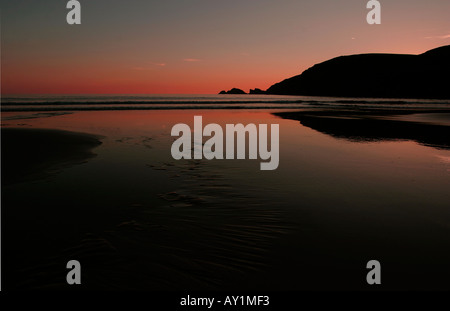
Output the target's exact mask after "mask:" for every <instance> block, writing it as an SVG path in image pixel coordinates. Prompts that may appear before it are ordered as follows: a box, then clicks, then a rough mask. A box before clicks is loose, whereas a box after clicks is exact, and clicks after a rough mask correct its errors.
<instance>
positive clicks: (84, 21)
mask: <svg viewBox="0 0 450 311" xmlns="http://www.w3.org/2000/svg"><path fill="white" fill-rule="evenodd" d="M0 3H1V6H0V9H1V12H0V14H1V93H2V95H10V94H11V95H12V94H216V93H218V92H219V91H221V90H225V89H231V88H233V87H238V88H241V89H243V90H245V91H248V90H249V89H250V88H261V89H267V88H268V87H269V86H271V85H272V84H274V83H276V82H279V81H281V80H283V79H285V78H288V77H291V76H294V75H297V74H300V73H301V72H302V71H304V70H306V69H307V68H309V67H311V66H312V65H314V64H316V63H320V62H322V61H325V60H327V59H330V58H333V57H336V56H340V55H349V54H360V53H403V54H420V53H423V52H425V51H427V50H429V49H432V48H435V47H438V46H442V45H449V44H450V18H449V16H450V1H448V0H427V1H424V0H395V1H392V0H389V1H388V0H380V3H381V25H369V24H367V22H366V15H367V13H368V12H369V10H368V9H367V8H366V4H367V1H366V0H339V1H336V0H308V1H302V0H271V1H269V0H227V1H223V0H220V1H219V0H189V1H187V0H185V1H182V0H164V1H162V0H158V1H153V0H127V1H125V0H122V1H118V0H80V3H81V25H68V24H67V22H66V15H67V13H68V12H69V10H68V9H66V4H67V1H65V0H40V1H31V0H28V1H25V0H14V1H12V0H1V1H0Z"/></svg>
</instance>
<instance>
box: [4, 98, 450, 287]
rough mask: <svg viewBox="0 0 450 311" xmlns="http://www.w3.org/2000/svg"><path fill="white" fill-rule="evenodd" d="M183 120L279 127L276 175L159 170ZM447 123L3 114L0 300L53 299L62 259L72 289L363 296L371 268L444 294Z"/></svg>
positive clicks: (262, 112)
mask: <svg viewBox="0 0 450 311" xmlns="http://www.w3.org/2000/svg"><path fill="white" fill-rule="evenodd" d="M288 104H289V105H292V103H288ZM215 105H216V104H215ZM264 105H265V104H264ZM271 105H272V104H271ZM336 105H338V103H336ZM352 105H353V104H352ZM373 105H374V104H370V106H373ZM364 107H367V104H365V105H364ZM415 109H416V108H415ZM419 112H420V114H419ZM196 115H201V116H202V117H203V120H204V122H205V123H213V122H214V123H217V124H219V125H222V126H224V125H225V124H227V123H233V124H237V123H243V124H248V123H255V124H279V125H280V163H279V167H278V168H277V169H276V170H274V171H260V170H259V160H223V161H221V160H211V161H208V160H204V159H203V160H174V159H173V158H172V157H171V154H170V147H171V144H172V142H173V141H174V139H175V138H174V137H172V136H171V135H170V130H171V128H172V126H173V125H175V124H177V123H186V124H191V125H192V123H193V118H194V116H196ZM448 115H449V110H446V109H443V108H442V106H439V105H438V107H437V108H436V109H431V108H430V107H428V108H427V109H426V110H425V108H422V109H421V110H420V111H419V110H417V109H416V110H409V111H408V113H405V112H404V111H403V112H402V110H398V109H397V110H392V109H391V110H390V111H389V112H387V111H382V110H379V111H378V113H375V112H373V111H371V112H367V111H366V112H364V109H361V107H360V106H359V108H357V109H355V108H354V107H352V108H350V107H348V106H347V110H346V111H345V113H344V112H342V111H340V112H339V111H336V109H335V108H333V109H329V108H327V107H323V104H322V105H315V106H314V107H311V105H307V106H305V107H302V108H296V109H287V108H285V109H272V108H271V109H266V108H264V107H261V108H258V109H253V108H250V109H245V108H241V109H201V110H193V109H170V110H164V109H158V110H151V109H147V110H99V111H86V110H73V111H69V110H67V111H64V112H63V113H43V112H37V111H9V112H8V111H6V112H3V113H2V118H3V120H2V150H3V151H2V161H3V163H2V167H3V168H4V167H7V171H6V172H8V173H7V174H5V171H4V169H2V183H3V198H2V200H3V201H2V212H3V217H4V219H5V221H4V235H3V238H4V245H2V247H3V254H4V263H3V264H4V266H7V267H8V269H7V271H6V272H5V278H6V281H5V284H8V287H9V288H10V289H36V288H39V289H64V288H66V287H65V285H66V283H65V273H66V271H65V270H64V269H58V267H64V266H65V264H66V263H67V261H68V260H70V259H77V260H79V261H80V262H82V266H83V285H84V286H85V288H86V289H135V290H315V289H319V290H345V289H350V290H365V289H368V287H367V283H366V281H365V275H366V272H365V271H366V268H365V265H366V263H367V262H368V261H369V260H372V259H377V260H379V261H380V262H382V263H383V271H385V272H384V273H386V275H389V277H386V279H384V280H383V281H384V282H383V285H384V287H383V288H384V289H394V290H395V289H397V290H399V289H401V290H404V289H408V290H419V289H449V285H448V283H447V277H448V275H450V269H449V268H448V266H447V263H448V262H449V260H450V254H449V253H448V251H447V250H448V247H449V246H450V234H449V233H450V211H449V210H448V206H449V203H450V193H449V192H448V189H449V186H450V161H449V159H450V151H449V141H448V137H450V136H448V133H449V126H448V123H446V121H445V120H448ZM424 120H426V121H424ZM62 143H63V144H62ZM5 155H6V158H5ZM21 163H24V164H26V165H25V166H22V165H21Z"/></svg>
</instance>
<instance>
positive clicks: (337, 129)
mask: <svg viewBox="0 0 450 311" xmlns="http://www.w3.org/2000/svg"><path fill="white" fill-rule="evenodd" d="M436 112H438V113H439V114H437V113H436ZM418 114H420V115H426V116H436V115H439V116H440V117H441V118H435V119H433V118H429V119H430V121H429V122H418V121H415V120H414V118H409V116H412V115H414V116H416V115H418ZM274 115H276V116H279V117H281V118H283V119H290V120H297V121H300V123H301V124H302V125H304V126H307V127H309V128H311V129H313V130H316V131H319V132H321V133H324V134H328V135H330V136H332V137H335V138H339V139H346V140H349V141H352V142H364V141H367V142H373V141H394V140H411V141H415V142H417V143H419V144H421V145H425V146H429V147H434V148H438V149H450V126H449V125H448V124H445V123H442V122H440V121H441V119H443V118H442V117H445V118H449V117H450V112H448V111H423V110H418V111H412V110H404V111H401V110H399V111H395V112H392V111H389V110H376V111H375V112H374V111H371V110H321V111H299V112H278V113H274ZM438 119H440V120H438Z"/></svg>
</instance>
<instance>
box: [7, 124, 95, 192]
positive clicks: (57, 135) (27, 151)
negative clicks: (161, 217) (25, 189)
mask: <svg viewBox="0 0 450 311" xmlns="http://www.w3.org/2000/svg"><path fill="white" fill-rule="evenodd" d="M1 136H2V183H3V184H4V185H9V184H12V183H16V182H23V181H27V180H28V181H29V180H35V179H42V178H45V177H46V176H48V175H49V174H54V173H57V172H58V171H60V170H61V169H63V168H65V167H70V166H72V165H76V164H80V163H84V162H86V161H87V160H89V159H90V158H92V157H95V153H93V152H92V149H93V148H95V147H97V146H99V145H100V144H101V141H100V140H99V137H98V136H95V135H90V134H85V133H75V132H69V131H62V130H51V129H29V128H28V129H27V128H2V130H1Z"/></svg>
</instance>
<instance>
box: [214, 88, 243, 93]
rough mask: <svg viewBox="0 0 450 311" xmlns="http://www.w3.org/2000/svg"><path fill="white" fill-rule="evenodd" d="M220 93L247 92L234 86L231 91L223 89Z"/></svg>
mask: <svg viewBox="0 0 450 311" xmlns="http://www.w3.org/2000/svg"><path fill="white" fill-rule="evenodd" d="M219 94H247V93H245V92H244V91H243V90H241V89H238V88H232V89H231V90H229V91H221V92H220V93H219Z"/></svg>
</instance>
